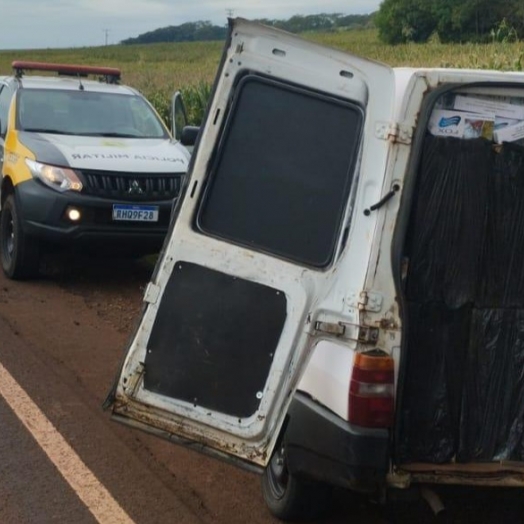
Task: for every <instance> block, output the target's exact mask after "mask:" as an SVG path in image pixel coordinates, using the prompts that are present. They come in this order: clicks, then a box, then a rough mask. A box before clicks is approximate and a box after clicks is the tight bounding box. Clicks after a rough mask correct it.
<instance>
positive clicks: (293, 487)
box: [262, 446, 332, 521]
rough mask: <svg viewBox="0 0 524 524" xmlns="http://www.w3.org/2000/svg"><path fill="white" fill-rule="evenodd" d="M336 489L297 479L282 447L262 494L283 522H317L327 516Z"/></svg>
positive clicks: (266, 476)
mask: <svg viewBox="0 0 524 524" xmlns="http://www.w3.org/2000/svg"><path fill="white" fill-rule="evenodd" d="M331 492H332V489H331V486H328V485H327V484H322V483H320V482H314V481H310V480H306V479H301V478H297V477H296V476H294V475H292V474H291V473H290V472H289V470H288V468H287V463H286V451H285V447H284V446H280V447H279V448H278V449H277V450H276V451H275V452H274V453H273V456H272V457H271V460H270V462H269V464H268V465H267V467H266V469H265V471H264V473H263V475H262V494H263V496H264V501H265V502H266V504H267V506H268V508H269V510H270V511H271V513H272V514H273V515H274V516H275V517H277V518H279V519H281V520H286V521H289V520H313V519H317V518H319V517H321V516H322V515H324V514H325V513H326V512H327V509H328V502H329V500H330V495H331Z"/></svg>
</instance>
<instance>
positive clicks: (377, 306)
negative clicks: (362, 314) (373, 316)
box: [358, 291, 383, 313]
mask: <svg viewBox="0 0 524 524" xmlns="http://www.w3.org/2000/svg"><path fill="white" fill-rule="evenodd" d="M382 300H383V299H382V295H381V294H380V293H376V292H374V291H362V292H361V293H360V300H359V301H358V307H359V309H360V310H361V311H371V312H372V313H378V312H379V311H380V310H381V309H382Z"/></svg>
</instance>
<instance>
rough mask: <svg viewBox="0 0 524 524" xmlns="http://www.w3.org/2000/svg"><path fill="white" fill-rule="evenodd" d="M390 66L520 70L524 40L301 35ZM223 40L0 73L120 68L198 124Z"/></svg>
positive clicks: (36, 54) (30, 54)
mask: <svg viewBox="0 0 524 524" xmlns="http://www.w3.org/2000/svg"><path fill="white" fill-rule="evenodd" d="M301 36H302V37H304V38H307V39H310V40H314V41H316V42H319V43H321V44H324V45H328V46H331V47H335V48H338V49H342V50H345V51H348V52H351V53H354V54H357V55H361V56H364V57H367V58H370V59H373V60H379V61H381V62H384V63H387V64H389V65H391V66H414V67H461V68H480V69H498V70H505V71H508V70H515V71H521V70H523V68H524V42H521V41H520V40H519V39H518V38H514V37H512V38H495V37H493V38H492V39H491V40H490V41H489V42H487V43H441V42H440V41H439V40H438V39H437V38H433V39H430V41H429V42H427V43H424V44H421V43H414V42H407V43H403V44H398V45H395V46H392V45H388V44H385V43H383V42H382V41H381V40H380V39H379V35H378V31H377V30H375V29H353V30H348V31H329V32H309V33H303V34H302V35H301ZM223 46H224V43H223V41H208V42H178V43H163V44H141V45H111V46H103V47H95V48H74V49H47V50H46V49H39V50H32V51H30V50H24V51H0V75H8V74H11V62H12V61H13V60H34V61H47V62H59V63H74V64H86V65H104V66H112V67H119V68H120V69H121V70H122V74H123V82H124V83H126V84H127V85H131V86H133V87H135V88H137V89H138V90H140V91H141V92H142V93H143V94H144V95H145V96H146V97H147V98H148V99H149V100H150V101H151V102H152V103H153V105H154V106H155V107H156V109H157V111H158V112H159V114H160V115H161V116H162V117H163V118H164V119H165V121H166V122H167V121H169V108H170V101H171V95H172V93H173V92H174V91H176V90H179V91H182V93H183V96H184V100H185V102H186V109H187V111H188V113H189V115H188V116H189V119H190V121H191V123H193V124H198V123H200V121H201V119H202V116H203V114H204V111H205V106H206V103H207V100H208V98H209V94H210V92H211V85H212V82H213V79H214V77H215V74H216V72H217V68H218V65H219V62H220V58H221V53H222V49H223Z"/></svg>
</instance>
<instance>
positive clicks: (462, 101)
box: [453, 95, 524, 120]
mask: <svg viewBox="0 0 524 524" xmlns="http://www.w3.org/2000/svg"><path fill="white" fill-rule="evenodd" d="M453 109H457V110H458V111H468V112H470V113H493V114H494V115H495V116H498V117H501V118H510V119H514V120H524V106H522V105H516V104H510V103H508V102H502V101H500V100H493V99H489V98H480V97H476V96H463V95H457V96H456V97H455V101H454V103H453Z"/></svg>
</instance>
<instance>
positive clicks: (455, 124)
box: [428, 109, 495, 140]
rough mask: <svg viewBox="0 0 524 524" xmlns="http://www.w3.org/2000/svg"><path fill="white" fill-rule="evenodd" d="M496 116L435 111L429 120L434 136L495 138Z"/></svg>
mask: <svg viewBox="0 0 524 524" xmlns="http://www.w3.org/2000/svg"><path fill="white" fill-rule="evenodd" d="M494 126H495V115H494V114H493V113H491V114H487V113H485V114H481V113H467V112H463V111H450V110H446V109H435V110H433V113H432V114H431V117H430V119H429V125H428V129H429V132H430V133H431V134H432V135H435V136H448V137H454V138H465V139H467V138H480V137H483V138H486V139H488V140H491V139H492V138H493V128H494Z"/></svg>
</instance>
